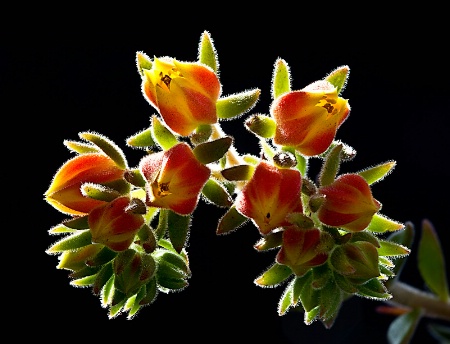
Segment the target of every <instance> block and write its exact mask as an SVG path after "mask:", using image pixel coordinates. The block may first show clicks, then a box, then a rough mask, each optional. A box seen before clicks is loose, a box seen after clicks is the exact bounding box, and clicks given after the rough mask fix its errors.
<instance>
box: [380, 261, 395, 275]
mask: <svg viewBox="0 0 450 344" xmlns="http://www.w3.org/2000/svg"><path fill="white" fill-rule="evenodd" d="M380 274H381V275H382V276H383V277H385V278H391V277H394V276H395V275H394V273H393V272H392V270H391V269H389V268H387V267H386V264H381V262H380Z"/></svg>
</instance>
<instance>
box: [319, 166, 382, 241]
mask: <svg viewBox="0 0 450 344" xmlns="http://www.w3.org/2000/svg"><path fill="white" fill-rule="evenodd" d="M318 193H319V195H322V196H325V198H324V199H323V201H322V203H321V206H320V207H319V209H318V211H317V216H318V218H319V220H320V221H321V222H323V223H324V224H326V225H328V226H333V227H341V228H344V229H347V230H349V231H352V232H359V231H362V230H364V229H365V228H366V227H367V226H368V225H369V223H370V221H371V220H372V217H373V215H374V214H375V213H376V212H378V210H380V208H381V204H380V202H378V201H377V200H376V199H375V198H374V197H373V196H372V191H371V189H370V186H369V184H368V183H367V182H366V180H365V179H364V178H363V177H361V176H360V175H358V174H354V173H348V174H343V175H341V176H339V177H338V178H337V179H336V180H335V181H334V182H333V183H331V184H329V185H326V186H323V187H320V188H319V190H318Z"/></svg>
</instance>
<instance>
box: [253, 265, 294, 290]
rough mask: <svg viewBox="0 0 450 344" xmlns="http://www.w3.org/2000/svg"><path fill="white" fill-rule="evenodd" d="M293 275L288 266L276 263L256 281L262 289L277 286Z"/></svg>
mask: <svg viewBox="0 0 450 344" xmlns="http://www.w3.org/2000/svg"><path fill="white" fill-rule="evenodd" d="M291 275H292V270H291V269H290V268H289V267H288V266H287V265H282V264H278V263H274V264H273V265H271V266H270V267H269V268H268V269H267V270H266V271H265V272H264V273H263V274H262V275H260V276H259V277H257V278H256V279H255V281H254V283H255V284H256V285H259V286H262V287H269V286H277V285H279V284H281V283H283V282H284V281H285V280H286V279H288V278H289V277H290V276H291Z"/></svg>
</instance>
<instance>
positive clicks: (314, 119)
mask: <svg viewBox="0 0 450 344" xmlns="http://www.w3.org/2000/svg"><path fill="white" fill-rule="evenodd" d="M270 113H271V115H272V117H273V118H274V119H275V122H276V124H277V125H276V130H275V135H274V138H273V140H274V143H275V144H278V145H282V146H290V147H293V148H295V149H296V150H297V151H299V152H300V153H301V154H303V155H306V156H314V155H319V154H321V153H323V152H325V151H326V150H327V149H328V147H329V146H330V145H331V143H332V142H333V140H334V138H335V136H336V131H337V129H338V128H339V127H340V126H341V124H342V123H343V122H344V121H345V120H346V119H347V117H348V115H349V113H350V106H349V105H348V101H347V100H346V99H343V98H341V97H339V96H338V93H337V88H336V87H334V86H333V85H332V84H331V83H329V82H327V81H325V80H320V81H316V82H314V83H312V84H310V85H308V86H307V87H305V88H303V89H302V90H299V91H291V92H287V93H284V94H282V95H281V96H279V97H278V98H276V99H275V100H274V101H273V103H272V105H271V108H270Z"/></svg>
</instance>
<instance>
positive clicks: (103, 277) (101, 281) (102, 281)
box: [92, 263, 113, 295]
mask: <svg viewBox="0 0 450 344" xmlns="http://www.w3.org/2000/svg"><path fill="white" fill-rule="evenodd" d="M112 275H113V268H112V263H108V264H105V265H104V266H103V267H102V268H101V270H100V271H99V272H98V274H97V275H96V278H95V280H94V283H93V286H92V291H93V293H94V294H95V295H97V294H99V293H100V291H101V290H102V289H103V287H104V286H105V285H106V283H108V281H109V280H110V279H111V276H112Z"/></svg>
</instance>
